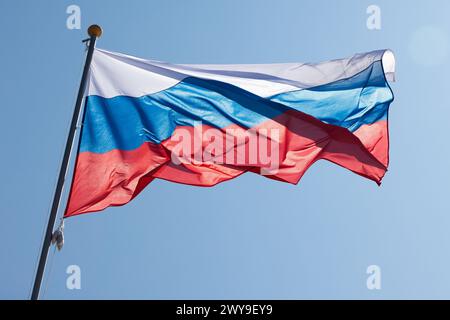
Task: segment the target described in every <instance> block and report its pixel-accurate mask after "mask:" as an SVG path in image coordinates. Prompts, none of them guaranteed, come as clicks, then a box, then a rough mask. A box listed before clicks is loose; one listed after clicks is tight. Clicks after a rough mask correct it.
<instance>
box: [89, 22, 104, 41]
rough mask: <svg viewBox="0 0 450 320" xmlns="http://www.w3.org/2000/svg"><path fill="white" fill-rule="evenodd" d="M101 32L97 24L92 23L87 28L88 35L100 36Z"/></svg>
mask: <svg viewBox="0 0 450 320" xmlns="http://www.w3.org/2000/svg"><path fill="white" fill-rule="evenodd" d="M102 32H103V31H102V28H101V27H100V26H99V25H97V24H93V25H92V26H90V27H89V28H88V35H89V36H90V37H96V38H100V37H101V36H102Z"/></svg>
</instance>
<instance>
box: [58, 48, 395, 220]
mask: <svg viewBox="0 0 450 320" xmlns="http://www.w3.org/2000/svg"><path fill="white" fill-rule="evenodd" d="M394 68H395V60H394V56H393V54H392V52H391V51H389V50H380V51H373V52H369V53H363V54H357V55H354V56H353V57H351V58H347V59H340V60H333V61H327V62H323V63H318V64H310V63H282V64H250V65H181V64H170V63H165V62H160V61H153V60H145V59H140V58H136V57H132V56H128V55H124V54H119V53H114V52H109V51H106V50H100V49H95V52H94V56H93V60H92V64H91V67H90V75H89V83H88V89H87V94H86V99H85V110H84V115H83V125H82V130H81V136H80V142H79V149H78V154H77V159H76V164H75V171H74V177H73V181H72V186H71V190H70V195H69V202H68V206H67V208H66V212H65V217H69V216H74V215H78V214H82V213H87V212H93V211H100V210H103V209H105V208H107V207H109V206H119V205H123V204H125V203H127V202H129V201H130V200H132V199H133V198H134V197H136V196H137V195H138V194H139V193H140V192H141V191H142V189H143V188H145V187H146V186H147V185H148V184H149V183H151V182H152V181H153V180H154V179H164V180H168V181H172V182H178V183H183V184H189V185H195V186H205V187H206V186H214V185H215V184H218V183H220V182H223V181H227V180H230V179H233V178H235V177H237V176H239V175H241V174H243V173H245V172H247V171H250V172H253V173H257V174H261V175H264V176H265V177H267V178H270V179H276V180H279V181H284V182H289V183H293V184H296V183H298V181H299V180H300V178H301V177H302V176H303V174H304V173H305V171H306V170H307V169H308V168H309V167H310V166H311V165H312V164H313V163H314V162H315V161H317V160H319V159H325V160H329V161H331V162H334V163H335V164H338V165H340V166H342V167H344V168H347V169H349V170H351V171H353V172H355V173H357V174H359V175H361V176H364V177H366V178H369V179H371V180H373V181H375V182H376V183H378V184H379V183H380V182H381V180H382V178H383V176H384V174H385V172H386V170H387V166H388V160H389V154H388V148H389V140H388V125H387V115H388V109H389V104H390V103H391V102H392V101H393V93H392V90H391V88H390V87H389V84H388V80H389V81H390V80H393V77H394Z"/></svg>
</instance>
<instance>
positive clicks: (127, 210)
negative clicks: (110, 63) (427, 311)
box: [0, 0, 450, 299]
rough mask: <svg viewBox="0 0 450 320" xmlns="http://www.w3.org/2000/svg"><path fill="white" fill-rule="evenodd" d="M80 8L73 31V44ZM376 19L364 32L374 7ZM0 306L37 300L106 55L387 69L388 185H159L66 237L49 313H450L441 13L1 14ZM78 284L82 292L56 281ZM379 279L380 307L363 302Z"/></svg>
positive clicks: (203, 7) (25, 4) (410, 5)
mask: <svg viewBox="0 0 450 320" xmlns="http://www.w3.org/2000/svg"><path fill="white" fill-rule="evenodd" d="M71 4H76V5H79V6H80V8H81V14H82V17H81V19H82V29H81V30H68V29H67V28H66V19H67V17H68V15H67V14H66V8H67V6H69V5H71ZM370 4H376V5H378V6H379V7H380V8H381V18H382V21H381V30H368V29H367V27H366V19H367V17H368V15H367V14H366V8H367V7H368V6H369V5H370ZM0 15H1V18H0V41H1V42H0V66H1V67H0V92H1V96H0V97H1V100H0V119H1V125H0V137H1V138H0V141H1V151H0V155H1V156H0V168H1V173H0V176H1V181H2V183H1V184H0V215H1V223H0V298H4V299H11V298H18V299H27V298H29V296H30V292H31V287H32V282H33V278H34V272H35V269H36V265H37V261H38V256H39V253H40V247H41V243H42V237H43V234H44V229H45V226H46V224H47V220H48V215H49V209H50V205H51V201H52V197H53V192H54V188H55V183H56V179H57V174H58V170H59V166H60V162H61V157H62V153H63V148H64V144H65V140H66V136H67V132H68V126H69V122H70V118H71V114H72V111H73V106H74V102H75V97H76V92H77V88H78V85H79V80H80V76H81V68H82V64H83V61H84V47H83V45H82V44H81V40H82V39H84V38H86V32H85V30H86V28H87V27H88V26H89V25H90V24H92V23H98V24H100V25H101V26H102V27H103V29H104V35H103V37H102V38H101V39H100V40H99V42H98V47H100V48H105V49H108V50H112V51H119V52H124V53H128V54H132V55H136V56H139V57H144V58H152V59H157V60H165V61H170V62H174V63H273V62H318V61H322V60H329V59H335V58H343V57H347V56H350V55H352V54H354V53H356V52H366V51H371V50H374V49H383V48H390V49H392V50H393V51H394V52H395V54H396V58H397V82H396V83H395V84H393V85H392V87H393V90H394V93H395V101H394V103H393V104H392V105H391V109H390V141H391V162H390V168H389V171H388V173H387V174H386V177H385V179H384V181H383V185H382V186H381V187H378V186H377V185H376V184H375V183H373V182H371V181H369V180H366V179H364V178H362V177H360V176H357V175H355V174H353V173H351V172H349V171H346V170H345V169H343V168H341V167H338V166H336V165H333V164H331V163H328V162H325V161H321V162H318V163H316V164H315V165H314V166H313V167H311V168H310V169H309V171H308V172H307V173H306V175H305V176H304V177H303V179H302V180H301V181H300V183H299V185H297V186H293V185H289V184H285V183H280V182H276V181H273V180H269V179H266V178H264V177H261V176H257V175H254V174H246V175H243V176H241V177H239V178H237V179H235V180H232V181H229V182H226V183H223V184H221V185H218V186H216V187H214V188H198V187H197V188H196V187H191V186H185V185H179V184H172V183H169V182H166V181H155V182H153V183H152V184H150V185H149V186H148V187H147V188H146V189H145V190H144V191H143V192H142V193H141V194H140V195H139V196H138V197H137V198H136V199H135V200H134V201H133V202H131V203H130V204H128V205H126V206H124V207H119V208H110V209H107V210H105V211H103V212H101V213H94V214H86V215H82V216H78V217H74V218H70V219H68V220H67V221H66V229H65V237H66V244H65V246H64V248H63V250H62V251H61V252H54V248H52V249H51V253H50V255H49V262H48V265H47V273H46V278H45V282H44V284H43V290H42V297H43V298H44V299H91V298H98V299H107V298H123V299H197V298H199V299H216V298H219V299H227V298H233V299H242V298H244V299H301V298H306V299H309V298H327V299H328V298H339V299H346V298H361V299H380V298H447V299H448V298H450V272H449V270H450V256H449V255H450V254H449V252H450V250H449V249H450V232H449V227H450V206H449V201H448V199H449V189H450V188H449V187H448V184H449V181H450V168H449V157H450V151H449V148H448V143H447V141H448V139H449V133H448V128H449V119H450V106H449V101H448V99H447V98H446V96H447V95H446V94H447V93H448V91H449V90H450V87H449V84H450V83H449V78H448V74H450V69H449V68H450V63H449V54H450V47H449V36H450V19H449V15H450V3H449V2H448V1H444V0H443V1H430V0H428V1H414V2H411V1H384V0H374V1H365V0H362V1H361V0H353V1H350V0H346V1H337V0H335V1H332V0H328V1H325V0H311V1H300V0H298V1H294V0H291V1H289V0H276V1H275V0H273V1H256V0H254V1H250V0H239V1H238V0H232V1H229V0H226V1H225V0H216V1H206V0H205V1H197V0H190V1H167V0H164V1H138V0H129V1H117V0H116V1H97V0H96V1H81V0H78V1H56V0H53V1H49V0H46V1H43V0H42V1H24V0H20V1H19V0H14V1H13V0H2V1H0ZM74 264H75V265H78V266H80V268H81V285H82V288H81V290H68V289H67V288H66V278H67V277H68V275H67V274H66V268H67V267H68V266H69V265H74ZM369 265H378V266H380V268H381V272H382V280H381V281H382V288H381V290H373V291H371V290H368V289H367V287H366V278H367V276H368V275H367V274H366V268H367V267H368V266H369Z"/></svg>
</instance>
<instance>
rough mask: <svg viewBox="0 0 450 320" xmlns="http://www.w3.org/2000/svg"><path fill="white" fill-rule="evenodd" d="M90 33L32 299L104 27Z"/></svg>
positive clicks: (92, 28) (41, 274)
mask: <svg viewBox="0 0 450 320" xmlns="http://www.w3.org/2000/svg"><path fill="white" fill-rule="evenodd" d="M88 34H89V37H90V38H89V49H88V52H87V55H86V62H85V64H84V69H83V75H82V77H81V83H80V88H79V90H78V96H77V101H76V103H75V110H74V111H73V116H72V122H71V123H70V130H69V135H68V137H67V142H66V149H65V151H64V156H63V160H62V163H61V168H60V171H59V177H58V183H57V185H56V190H55V195H54V198H53V204H52V209H51V211H50V217H49V219H48V225H47V230H46V232H45V237H44V243H43V245H42V252H41V256H40V258H39V265H38V268H37V271H36V277H35V279H34V285H33V292H32V293H31V300H38V299H39V291H40V288H41V284H42V278H43V277H44V271H45V264H46V262H47V256H48V250H49V248H50V244H51V241H52V234H53V228H54V225H55V221H56V217H57V215H58V209H59V204H60V202H61V195H62V192H63V188H64V181H65V178H66V174H67V169H68V166H69V160H70V153H71V150H72V146H73V140H74V137H75V132H76V127H77V122H78V118H79V116H80V111H81V104H82V102H83V97H84V90H85V88H86V82H87V77H88V74H89V68H90V65H91V62H92V56H93V54H94V48H95V42H96V40H97V38H98V37H100V36H101V34H102V29H101V28H100V27H99V26H97V25H92V26H90V27H89V29H88Z"/></svg>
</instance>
